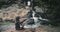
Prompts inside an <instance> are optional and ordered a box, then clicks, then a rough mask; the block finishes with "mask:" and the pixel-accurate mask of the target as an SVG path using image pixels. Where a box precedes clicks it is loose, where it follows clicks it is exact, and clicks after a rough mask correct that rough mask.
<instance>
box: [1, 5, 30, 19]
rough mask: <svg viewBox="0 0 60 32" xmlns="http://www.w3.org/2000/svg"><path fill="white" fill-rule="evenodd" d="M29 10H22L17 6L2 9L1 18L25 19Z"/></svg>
mask: <svg viewBox="0 0 60 32" xmlns="http://www.w3.org/2000/svg"><path fill="white" fill-rule="evenodd" d="M29 11H30V10H29V9H24V8H21V9H19V6H18V5H17V4H13V5H11V6H10V7H8V8H3V9H0V15H1V16H0V18H3V19H15V17H16V16H18V15H19V16H20V17H24V16H25V15H27V13H28V12H29Z"/></svg>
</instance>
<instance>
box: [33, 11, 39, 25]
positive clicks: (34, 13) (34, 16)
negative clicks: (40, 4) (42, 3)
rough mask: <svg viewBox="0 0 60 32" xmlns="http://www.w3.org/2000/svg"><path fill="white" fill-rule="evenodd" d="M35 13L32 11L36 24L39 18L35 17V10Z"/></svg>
mask: <svg viewBox="0 0 60 32" xmlns="http://www.w3.org/2000/svg"><path fill="white" fill-rule="evenodd" d="M32 12H33V13H32V18H33V19H34V22H35V24H36V22H37V20H38V18H37V17H35V14H36V13H35V11H32Z"/></svg>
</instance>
